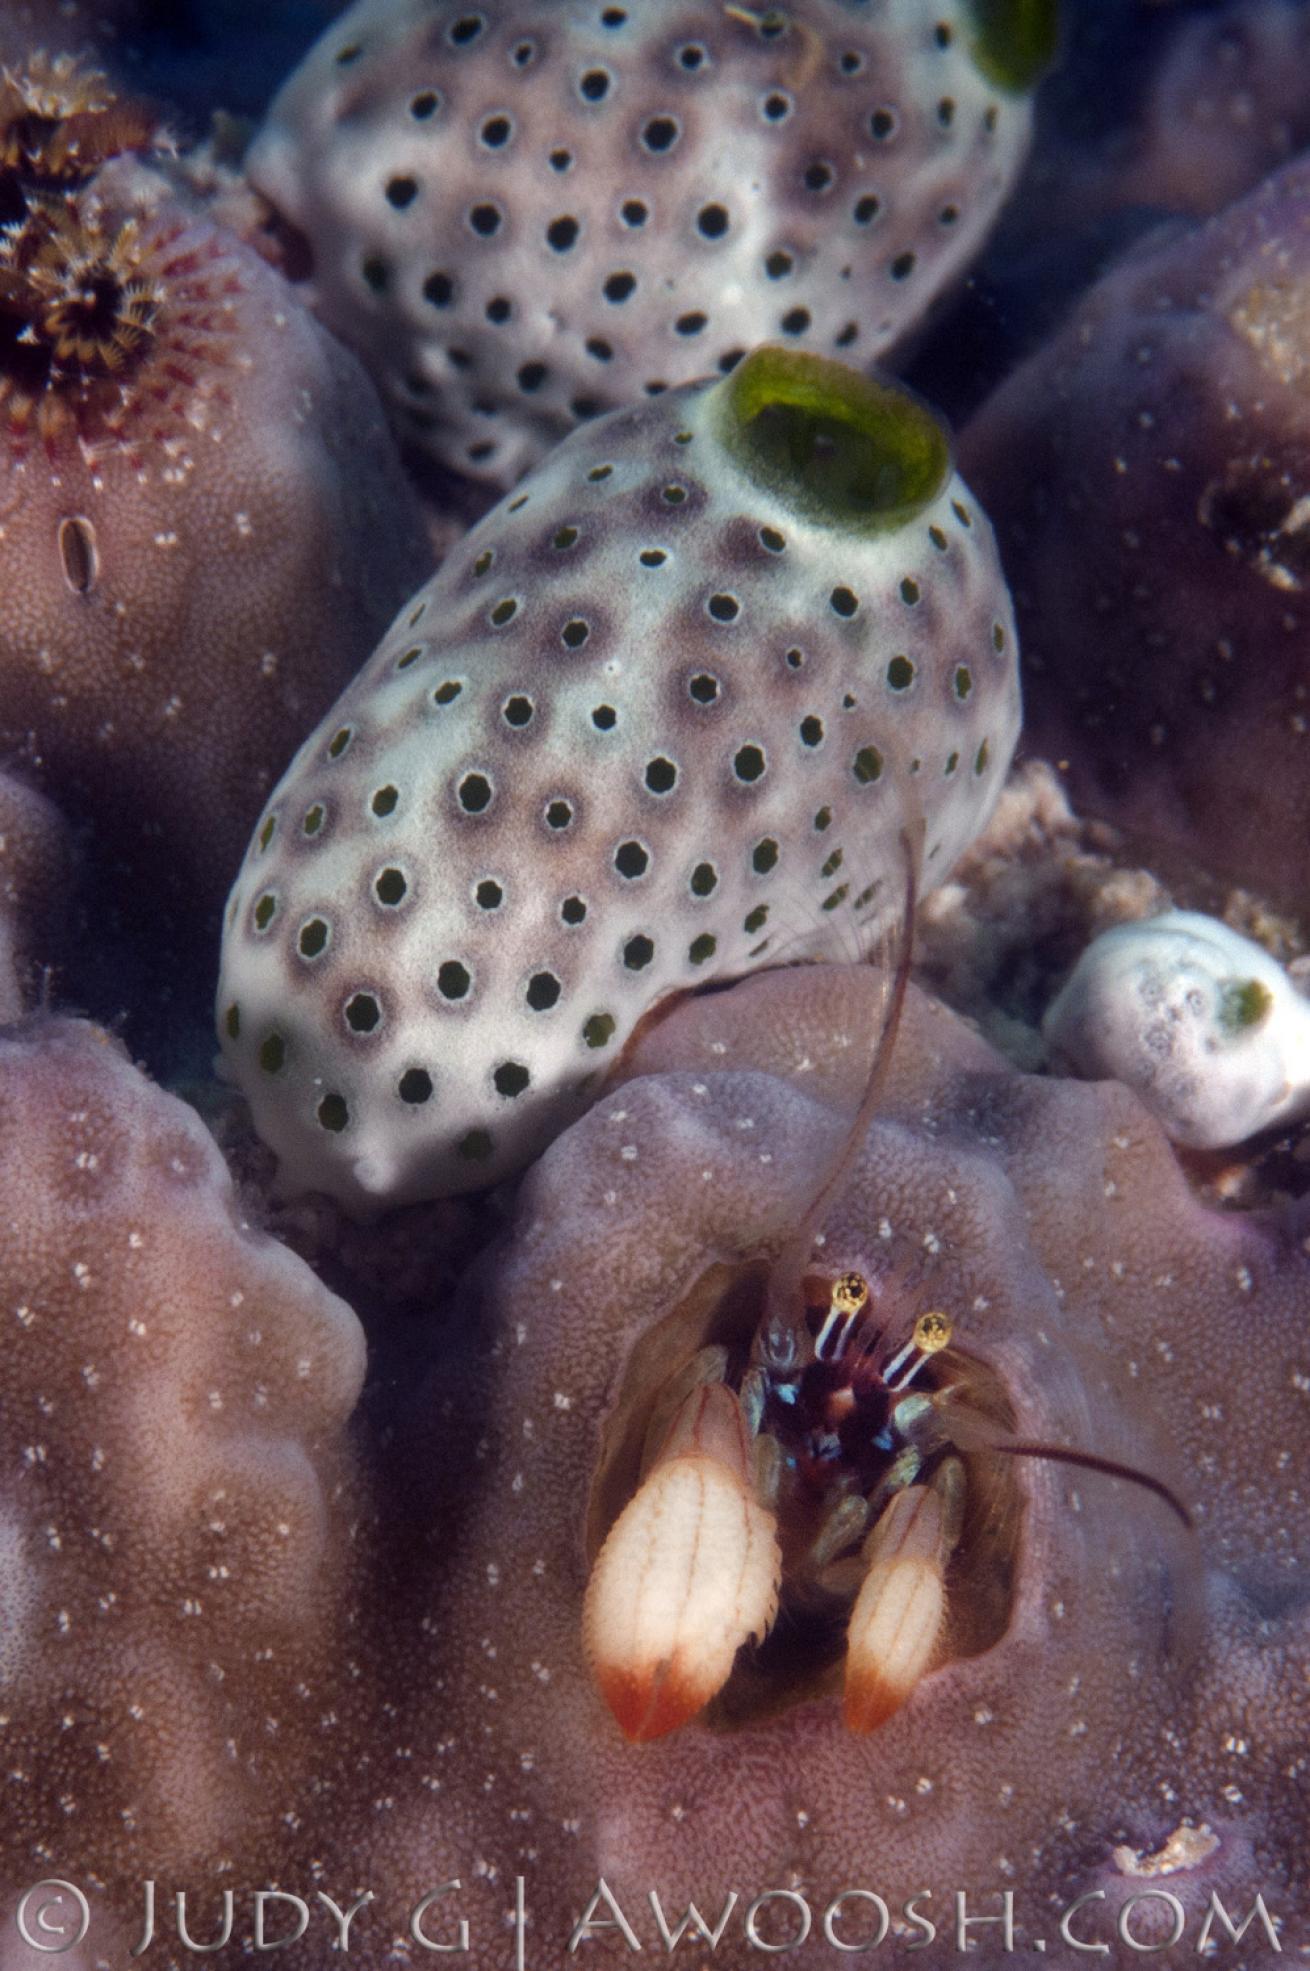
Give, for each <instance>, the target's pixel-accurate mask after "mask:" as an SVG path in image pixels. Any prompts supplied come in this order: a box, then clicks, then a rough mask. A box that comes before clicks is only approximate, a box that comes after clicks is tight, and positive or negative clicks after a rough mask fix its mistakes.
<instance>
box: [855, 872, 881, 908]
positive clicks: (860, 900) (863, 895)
mask: <svg viewBox="0 0 1310 1971" xmlns="http://www.w3.org/2000/svg"><path fill="white" fill-rule="evenodd" d="M881 888H882V878H881V877H880V876H879V877H877V878H876V879H875V880H874V881H873V882H872V883H870V885H869V887H868V889H867V890H861V891H860V894H859V895H858V896H857V897H856V899H855V901H854V903H853V904H852V905H851V909H852V910H863V909H864V907H865V905H866V904H870V903H872V902H873V899H874V898H875V897H876V896H877V894H878V892H879V890H880V889H881Z"/></svg>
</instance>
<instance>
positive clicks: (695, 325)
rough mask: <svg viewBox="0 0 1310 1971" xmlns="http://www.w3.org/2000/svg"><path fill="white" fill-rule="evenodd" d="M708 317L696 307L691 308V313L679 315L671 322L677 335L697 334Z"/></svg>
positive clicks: (707, 320)
mask: <svg viewBox="0 0 1310 1971" xmlns="http://www.w3.org/2000/svg"><path fill="white" fill-rule="evenodd" d="M709 319H710V318H709V316H708V315H704V314H702V313H701V311H700V310H699V309H698V308H696V309H693V310H692V312H691V314H689V315H679V317H678V319H677V321H676V322H675V323H674V324H673V326H674V328H675V329H676V330H677V332H678V334H679V335H699V334H700V332H701V330H702V329H703V328H704V327H705V326H706V325H707V323H708V322H709Z"/></svg>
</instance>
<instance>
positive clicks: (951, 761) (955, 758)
mask: <svg viewBox="0 0 1310 1971" xmlns="http://www.w3.org/2000/svg"><path fill="white" fill-rule="evenodd" d="M959 764H960V756H959V754H958V753H948V754H947V755H946V765H945V767H944V768H943V769H942V771H943V773H944V774H945V777H946V778H947V779H948V780H949V779H950V777H951V775H952V774H953V773H954V772H955V771H956V769H957V768H958V766H959Z"/></svg>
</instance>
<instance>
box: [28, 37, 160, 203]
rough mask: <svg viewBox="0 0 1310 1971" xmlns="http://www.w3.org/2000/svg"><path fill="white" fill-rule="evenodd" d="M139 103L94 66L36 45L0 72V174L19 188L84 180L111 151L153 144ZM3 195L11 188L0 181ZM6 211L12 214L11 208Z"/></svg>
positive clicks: (156, 136) (153, 133) (152, 129)
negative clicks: (127, 97) (122, 95)
mask: <svg viewBox="0 0 1310 1971" xmlns="http://www.w3.org/2000/svg"><path fill="white" fill-rule="evenodd" d="M160 144H161V138H160V133H159V121H158V118H157V117H156V116H155V114H154V112H153V111H152V110H151V109H150V107H149V106H148V105H147V104H145V103H140V102H135V101H131V100H128V101H124V100H123V99H122V98H120V97H119V96H118V95H117V93H116V92H115V91H114V90H113V89H112V88H111V87H110V85H109V83H108V81H107V80H106V78H105V76H103V75H102V74H101V73H100V72H99V71H98V70H96V69H88V68H84V67H83V66H82V64H81V63H80V62H79V61H77V60H76V58H75V57H73V56H72V55H56V56H54V57H51V56H49V55H46V54H45V53H44V52H42V51H39V50H38V52H37V53H35V54H33V55H30V56H29V57H28V59H27V61H26V62H25V63H24V64H23V65H22V67H21V68H20V67H13V68H4V69H2V70H0V175H2V177H3V178H4V179H11V178H14V179H18V180H20V181H21V183H22V184H23V185H26V186H29V187H31V186H51V187H53V186H59V187H63V188H70V187H72V186H74V185H80V184H85V183H86V181H87V180H88V179H89V178H91V177H93V176H94V174H95V173H96V172H97V171H98V170H99V168H100V166H101V165H102V164H105V163H107V162H108V160H109V159H110V158H111V157H121V156H123V155H124V153H126V152H129V151H134V152H136V151H149V150H152V149H157V148H159V147H160ZM6 191H7V196H8V198H9V199H13V198H15V197H16V195H17V194H16V188H14V187H12V186H9V187H6ZM6 216H7V217H13V216H15V215H14V214H13V213H12V212H11V213H7V214H6Z"/></svg>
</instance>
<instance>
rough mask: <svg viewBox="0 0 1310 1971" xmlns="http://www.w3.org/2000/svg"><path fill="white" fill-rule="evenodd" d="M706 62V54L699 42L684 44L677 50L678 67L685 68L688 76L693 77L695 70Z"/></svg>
mask: <svg viewBox="0 0 1310 1971" xmlns="http://www.w3.org/2000/svg"><path fill="white" fill-rule="evenodd" d="M707 60H708V55H707V52H706V50H705V49H704V48H703V47H702V46H701V44H700V42H699V41H687V42H684V44H683V46H682V47H681V48H679V50H678V63H679V66H680V67H682V68H685V69H686V71H687V73H688V75H694V74H695V72H696V70H697V69H698V68H700V67H701V66H702V64H703V63H704V62H705V61H707Z"/></svg>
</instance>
